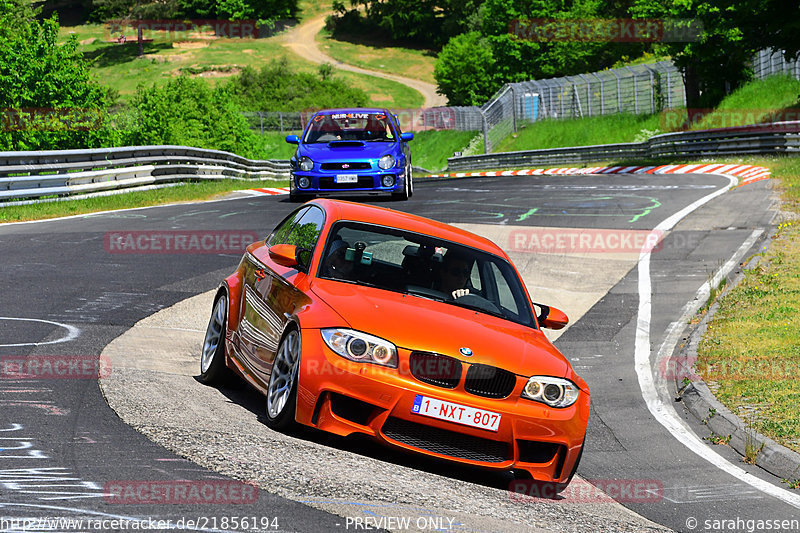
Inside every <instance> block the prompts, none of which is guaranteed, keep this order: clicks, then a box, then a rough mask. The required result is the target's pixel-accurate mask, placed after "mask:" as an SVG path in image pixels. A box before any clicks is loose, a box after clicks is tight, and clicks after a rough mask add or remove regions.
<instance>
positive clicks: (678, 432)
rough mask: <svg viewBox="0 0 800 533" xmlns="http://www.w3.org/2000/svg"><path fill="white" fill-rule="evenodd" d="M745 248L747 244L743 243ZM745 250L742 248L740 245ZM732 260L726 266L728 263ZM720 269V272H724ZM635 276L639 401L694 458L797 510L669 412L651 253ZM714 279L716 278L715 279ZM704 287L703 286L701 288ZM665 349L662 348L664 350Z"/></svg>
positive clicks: (789, 497) (790, 498)
mask: <svg viewBox="0 0 800 533" xmlns="http://www.w3.org/2000/svg"><path fill="white" fill-rule="evenodd" d="M725 177H727V178H728V179H729V180H730V184H728V185H727V186H726V187H723V188H722V189H720V190H718V191H715V192H713V193H711V194H709V195H707V196H704V197H703V198H700V199H699V200H697V201H696V202H694V203H692V204H690V205H688V206H687V207H685V208H684V209H682V210H680V211H678V212H677V213H675V214H674V215H672V216H670V217H669V218H667V219H666V220H664V221H663V222H661V223H660V224H659V225H658V226H656V227H655V228H654V229H653V233H656V234H657V235H663V234H664V232H666V231H668V230H670V229H672V228H673V227H675V225H676V224H677V223H678V222H679V221H680V220H681V219H683V218H684V217H686V216H687V215H689V214H690V213H692V212H693V211H695V210H696V209H698V208H699V207H701V206H703V205H705V204H706V203H708V202H710V201H711V200H713V199H714V198H716V197H717V196H720V195H722V194H724V193H725V192H727V191H728V190H730V189H731V188H733V187H734V186H736V184H737V183H738V180H737V179H736V178H735V177H731V176H725ZM751 239H752V240H753V241H754V240H755V239H754V237H753V235H751V236H750V238H749V239H748V241H750V240H751ZM745 244H747V241H746V242H745ZM742 248H744V245H742ZM742 248H740V249H739V250H737V252H736V254H734V258H735V257H736V256H737V255H738V254H740V253H742V254H743V253H744V252H746V250H747V249H746V248H745V249H744V251H742ZM734 258H731V260H729V261H728V263H726V266H727V265H728V264H730V263H731V261H733V260H734ZM726 266H723V268H722V269H724V268H726ZM722 269H720V272H718V273H717V276H719V275H724V274H722V272H721V271H722ZM638 275H639V310H638V316H637V320H636V341H635V354H634V361H635V369H636V376H637V377H638V380H639V387H640V388H641V390H642V398H644V401H645V403H646V404H647V408H648V410H649V411H650V413H651V414H652V415H653V417H655V419H656V420H657V421H658V422H659V423H660V424H661V425H662V426H664V427H665V428H666V429H667V431H669V432H670V433H671V434H672V435H673V436H674V437H675V439H676V440H677V441H678V442H680V443H681V444H683V445H684V446H686V447H687V448H689V450H691V451H692V452H693V453H695V454H696V455H697V456H699V457H701V458H702V459H705V460H706V461H708V462H709V463H711V464H712V465H714V466H715V467H717V468H719V469H720V470H722V471H724V472H726V473H728V474H730V475H731V476H733V477H735V478H737V479H739V480H740V481H743V482H745V483H747V484H748V485H750V486H752V487H754V488H756V489H758V490H760V491H761V492H763V493H765V494H768V495H770V496H772V497H774V498H777V499H779V500H781V501H783V502H785V503H787V504H789V505H791V506H793V507H795V508H798V509H800V495H798V494H794V493H792V492H789V491H788V490H785V489H782V488H780V487H776V486H775V485H772V484H771V483H769V482H767V481H764V480H762V479H759V478H757V477H755V476H753V475H752V474H750V473H748V472H747V471H745V470H744V469H742V468H741V467H739V466H736V465H734V464H732V463H730V462H729V461H728V460H726V459H725V458H724V457H722V456H721V455H719V454H718V453H717V452H715V451H714V450H712V449H711V448H709V447H708V446H707V445H706V444H705V443H703V441H702V440H700V438H699V437H698V436H697V435H696V434H695V433H694V431H692V429H691V428H689V426H688V425H687V424H686V423H685V422H684V421H683V420H681V419H680V417H679V416H678V414H677V412H676V411H675V410H674V409H673V408H672V406H671V405H670V398H669V394H666V395H664V394H663V393H664V392H665V391H661V392H662V395H660V394H659V388H658V387H657V386H656V382H655V379H654V377H653V367H652V366H651V363H650V319H651V312H652V292H651V291H652V285H651V281H650V250H645V249H643V250H642V252H641V254H640V255H639V266H638ZM717 276H715V278H717ZM704 287H705V286H704ZM704 287H701V288H700V290H699V291H698V294H700V293H701V292H702V291H703V288H704ZM664 349H665V348H664ZM662 385H663V386H664V389H666V384H665V383H662Z"/></svg>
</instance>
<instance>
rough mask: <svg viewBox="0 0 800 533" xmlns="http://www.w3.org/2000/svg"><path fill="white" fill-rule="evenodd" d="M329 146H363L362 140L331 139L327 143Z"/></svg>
mask: <svg viewBox="0 0 800 533" xmlns="http://www.w3.org/2000/svg"><path fill="white" fill-rule="evenodd" d="M328 146H329V147H330V148H355V147H362V146H364V142H363V141H331V142H329V143H328Z"/></svg>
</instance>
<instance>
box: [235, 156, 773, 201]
mask: <svg viewBox="0 0 800 533" xmlns="http://www.w3.org/2000/svg"><path fill="white" fill-rule="evenodd" d="M597 174H721V175H723V176H733V177H735V178H737V179H738V180H739V185H738V187H741V186H742V185H747V184H749V183H755V182H756V181H761V180H765V179H769V177H770V170H769V169H768V168H766V167H758V166H754V165H723V164H719V163H712V164H693V165H659V166H649V167H648V166H635V167H582V168H568V167H563V168H529V169H525V170H497V171H490V172H454V173H451V174H430V175H428V176H421V177H422V178H468V177H479V176H486V177H488V176H553V175H597ZM241 192H244V193H247V194H252V195H254V196H262V195H266V196H276V195H279V194H289V187H267V188H263V189H247V190H245V191H241Z"/></svg>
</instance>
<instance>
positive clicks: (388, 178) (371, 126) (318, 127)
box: [286, 108, 414, 201]
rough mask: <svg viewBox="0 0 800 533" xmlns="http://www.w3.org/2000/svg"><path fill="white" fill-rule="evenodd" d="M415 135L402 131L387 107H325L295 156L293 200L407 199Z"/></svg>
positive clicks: (294, 139)
mask: <svg viewBox="0 0 800 533" xmlns="http://www.w3.org/2000/svg"><path fill="white" fill-rule="evenodd" d="M413 138H414V134H413V133H403V132H401V131H400V127H399V125H398V123H397V118H396V117H395V116H394V115H393V114H392V113H390V112H389V111H388V110H386V109H360V108H359V109H326V110H323V111H319V112H317V113H315V114H314V116H313V117H311V120H309V121H308V125H307V126H306V128H305V131H303V135H302V136H301V137H298V136H297V135H289V136H287V137H286V142H288V143H291V144H296V145H297V152H295V154H294V156H293V157H292V159H291V161H290V163H291V174H292V175H291V183H290V185H289V198H290V199H291V200H292V201H301V200H305V199H308V198H311V197H314V196H330V195H339V196H350V195H386V196H391V197H392V198H395V199H397V200H408V198H409V197H410V196H411V195H412V194H413V193H414V185H413V182H412V179H411V152H410V151H409V148H408V141H410V140H411V139H413Z"/></svg>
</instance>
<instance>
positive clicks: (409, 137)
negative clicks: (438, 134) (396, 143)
mask: <svg viewBox="0 0 800 533" xmlns="http://www.w3.org/2000/svg"><path fill="white" fill-rule="evenodd" d="M413 139H414V134H413V133H411V132H410V131H406V132H403V133H401V134H400V140H401V141H411V140H413Z"/></svg>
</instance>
